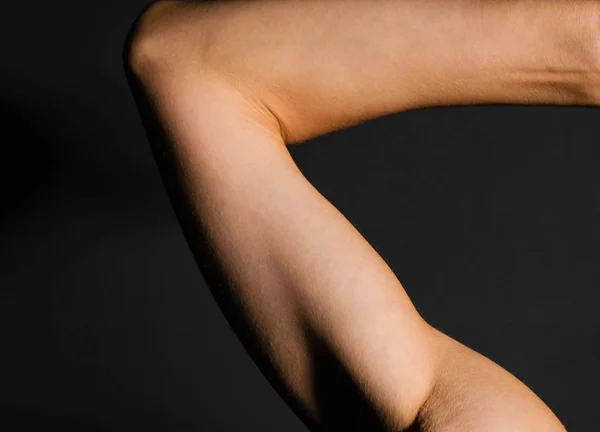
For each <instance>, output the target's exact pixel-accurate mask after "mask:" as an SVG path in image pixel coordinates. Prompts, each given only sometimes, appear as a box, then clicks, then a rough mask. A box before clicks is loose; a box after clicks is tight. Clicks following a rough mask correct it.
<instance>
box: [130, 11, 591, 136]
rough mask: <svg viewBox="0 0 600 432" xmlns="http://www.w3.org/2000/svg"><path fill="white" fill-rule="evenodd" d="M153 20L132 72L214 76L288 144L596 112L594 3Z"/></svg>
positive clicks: (208, 14) (176, 15)
mask: <svg viewBox="0 0 600 432" xmlns="http://www.w3.org/2000/svg"><path fill="white" fill-rule="evenodd" d="M164 6H166V7H164ZM161 7H162V8H163V11H162V12H161V11H160V9H161ZM156 9H158V10H157V11H156V12H158V13H160V14H161V15H162V18H161V20H158V22H157V21H156V20H148V22H146V25H145V30H147V31H150V32H152V33H154V37H153V38H152V39H151V40H150V41H148V40H146V41H145V42H146V43H145V44H143V43H142V46H138V47H137V51H136V53H137V54H138V55H139V57H140V58H139V59H138V61H139V62H140V63H142V64H143V63H144V60H143V59H144V57H150V58H151V57H152V55H153V53H157V55H159V56H163V57H162V58H163V60H166V59H165V58H164V56H167V57H168V64H169V65H171V66H173V65H175V64H176V65H177V66H175V67H171V70H170V71H174V70H176V71H177V73H178V74H181V73H183V71H184V70H187V71H188V72H189V73H190V74H195V73H198V69H201V68H206V67H208V68H211V69H213V70H219V71H220V73H221V75H222V76H223V77H226V78H228V79H229V80H230V82H231V84H232V85H234V86H235V87H238V88H240V89H243V91H244V93H245V94H246V95H247V96H249V97H251V98H253V100H254V101H256V102H257V103H259V104H261V107H262V108H265V109H267V110H268V111H270V112H271V113H272V114H273V115H274V116H275V117H276V118H277V120H278V121H279V124H280V126H281V133H282V135H283V137H284V140H285V142H286V143H287V144H292V143H297V142H302V141H305V140H307V139H310V138H313V137H316V136H319V135H322V134H325V133H327V132H331V131H335V130H338V129H342V128H345V127H348V126H351V125H355V124H357V123H361V122H364V121H366V120H369V119H372V118H375V117H379V116H382V115H386V114H391V113H395V112H399V111H403V110H406V109H410V108H421V107H427V106H440V105H465V104H482V103H489V104H493V103H519V104H542V103H543V104H567V105H573V104H577V105H595V104H596V103H597V101H598V99H599V97H600V95H598V86H597V84H598V81H600V80H599V76H598V66H599V64H598V63H599V59H600V38H599V29H600V25H599V24H598V23H599V17H600V2H598V1H597V0H574V1H568V2H565V1H563V0H546V1H539V0H508V1H492V0H451V1H447V0H426V1H422V0H301V1H298V0H258V1H256V0H254V1H244V0H241V1H240V0H233V1H220V2H204V3H202V4H186V3H184V2H162V4H159V8H156ZM164 9H170V12H168V13H163V12H164ZM182 16H185V18H184V19H180V18H181V17H182ZM175 23H176V24H175ZM173 24H174V25H173ZM159 34H160V36H159ZM198 58H202V62H200V63H199V62H197V61H193V59H198ZM163 64H164V63H163ZM168 72H169V71H168V70H166V68H164V69H163V70H162V71H161V73H163V74H167V73H168ZM594 81H595V82H594Z"/></svg>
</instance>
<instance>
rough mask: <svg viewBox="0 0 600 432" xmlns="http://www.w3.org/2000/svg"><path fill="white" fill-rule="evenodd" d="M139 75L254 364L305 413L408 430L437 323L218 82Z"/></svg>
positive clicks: (199, 242)
mask: <svg viewBox="0 0 600 432" xmlns="http://www.w3.org/2000/svg"><path fill="white" fill-rule="evenodd" d="M135 42H137V43H140V42H144V43H148V42H149V41H140V40H139V39H138V40H136V41H135ZM133 46H135V44H134V45H133ZM142 46H143V45H142ZM146 46H148V45H146ZM145 58H146V59H149V58H151V57H150V56H146V57H145ZM140 70H142V72H140ZM144 71H145V72H144ZM162 71H167V72H165V73H163V72H162ZM135 75H136V76H137V81H138V84H134V85H136V86H137V85H140V87H141V88H142V90H143V94H145V100H146V101H145V102H141V101H140V103H141V104H142V105H144V106H146V107H148V106H150V107H152V108H151V112H152V115H151V117H152V119H147V120H146V121H147V125H148V124H149V123H152V122H154V123H158V124H159V125H160V127H158V128H156V127H154V126H153V127H150V129H159V130H160V133H158V134H154V135H153V136H152V137H151V139H153V140H154V143H155V145H156V146H157V148H159V149H160V150H159V151H158V152H156V155H157V160H158V162H159V166H161V169H162V172H163V175H165V177H166V180H167V181H168V182H169V183H170V184H172V185H173V186H172V188H171V190H170V192H171V196H172V198H173V200H174V204H175V206H176V208H177V210H178V214H179V216H180V218H181V220H182V222H183V224H184V228H185V232H186V235H187V237H188V240H189V241H190V245H191V246H192V249H193V251H194V254H195V255H196V257H197V259H198V262H199V265H200V267H201V269H202V271H203V274H204V276H205V277H206V279H207V282H208V283H209V287H210V289H211V290H212V292H213V293H214V295H215V298H216V299H217V301H218V302H219V305H220V307H221V308H222V309H223V311H224V313H225V314H226V316H227V318H228V319H229V321H230V323H231V324H232V325H233V327H234V329H235V331H236V333H237V334H238V336H239V337H240V338H241V339H242V341H244V343H245V346H246V348H247V349H248V351H249V353H250V354H251V355H252V356H253V358H254V359H255V361H256V362H257V363H258V365H259V366H260V367H261V370H262V371H263V372H265V374H266V375H267V376H268V377H269V378H270V379H271V382H272V383H273V384H274V385H275V386H276V388H278V390H280V392H281V393H282V396H284V398H286V400H287V401H288V402H289V403H291V404H292V406H294V405H295V406H296V407H300V408H299V409H300V410H301V411H303V412H305V414H306V416H305V417H304V418H305V419H306V418H310V419H312V420H314V421H316V422H317V423H321V424H323V423H329V424H332V423H336V424H337V425H338V426H340V427H341V426H342V425H343V424H350V422H354V423H355V424H357V423H356V422H372V423H373V424H374V423H375V422H383V423H387V424H388V425H389V426H392V427H393V428H394V429H403V428H404V427H406V426H408V425H409V424H411V423H412V422H413V420H414V419H415V418H416V415H417V412H418V410H419V408H420V406H421V405H422V403H423V402H424V400H425V398H426V397H427V395H428V393H429V390H430V389H431V386H432V383H433V382H432V380H433V375H434V366H435V365H434V363H435V361H434V360H435V348H434V344H433V332H432V329H431V328H430V327H429V326H428V325H427V324H426V323H425V322H424V321H423V320H422V319H421V317H420V316H419V314H418V313H417V311H416V310H415V308H414V306H413V305H412V303H411V301H410V299H409V298H408V296H407V295H406V293H405V291H404V289H403V288H402V286H401V284H400V282H399V281H398V280H397V278H396V277H395V275H394V274H393V272H392V271H391V270H390V269H389V267H388V266H387V265H386V263H385V262H384V261H383V260H382V259H381V257H380V256H379V255H378V254H377V253H376V252H375V250H373V248H372V247H371V246H370V245H369V244H368V243H367V242H366V241H365V239H364V238H363V237H362V236H361V235H360V233H359V232H358V231H357V230H356V229H355V228H354V227H353V226H352V224H351V223H349V222H348V221H347V220H346V219H345V218H344V216H343V215H342V214H340V213H339V212H338V211H337V210H336V209H335V207H334V206H332V205H331V204H330V203H329V202H328V201H327V200H326V199H325V198H324V197H323V196H322V195H321V194H319V193H318V191H317V190H316V189H315V188H314V187H313V186H312V185H311V184H310V183H309V182H308V181H307V180H306V179H305V178H304V177H303V175H302V174H301V172H300V171H299V169H298V168H297V167H296V165H295V164H294V162H293V160H292V158H291V156H290V155H289V152H288V151H287V148H286V146H285V143H284V142H283V140H282V139H281V137H280V136H278V134H277V125H276V122H273V119H272V118H269V116H268V114H267V113H265V112H264V111H262V110H261V107H260V105H258V104H255V103H253V102H252V101H249V100H248V99H247V98H246V97H245V96H244V95H242V94H241V93H240V92H239V91H238V90H237V89H236V88H234V87H233V86H231V85H230V84H229V83H226V82H225V81H224V80H222V79H219V77H218V74H211V73H198V74H189V72H187V71H174V70H173V69H172V66H171V65H168V64H158V63H156V59H154V60H152V65H151V67H149V66H148V65H147V67H144V68H141V69H137V72H136V73H135ZM365 425H366V423H365Z"/></svg>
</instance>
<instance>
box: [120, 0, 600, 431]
mask: <svg viewBox="0 0 600 432" xmlns="http://www.w3.org/2000/svg"><path fill="white" fill-rule="evenodd" d="M125 60H126V70H127V73H128V77H129V79H130V83H131V87H132V90H133V93H134V96H135V99H136V102H137V104H138V107H139V110H140V113H141V116H142V119H143V121H144V125H145V127H146V130H147V132H148V137H149V139H150V141H151V143H152V146H153V149H154V151H155V155H156V160H157V162H158V165H159V167H160V169H161V173H162V175H163V179H164V180H165V183H166V184H167V187H168V190H169V193H170V196H171V198H172V202H173V205H174V207H175V209H176V211H177V214H178V216H179V218H180V221H181V223H182V226H183V228H184V232H185V234H186V237H187V239H188V242H189V244H190V246H191V248H192V251H193V253H194V255H195V257H196V260H197V262H198V265H199V267H200V269H201V271H202V273H203V275H204V276H205V279H206V281H207V283H208V286H209V288H210V289H211V291H212V293H213V295H214V297H215V299H216V300H217V302H218V304H219V306H220V308H221V309H222V311H223V312H224V314H225V316H226V317H227V319H228V321H229V322H230V324H231V325H232V328H233V329H234V330H235V332H236V334H237V335H238V337H239V338H240V340H241V341H242V343H243V344H244V346H245V348H246V350H247V351H248V353H249V354H250V355H251V356H252V358H253V359H254V361H255V362H256V363H257V365H258V366H259V367H260V369H261V371H262V372H263V373H264V374H265V376H266V377H267V378H268V379H269V381H270V382H271V384H272V385H273V386H274V387H275V389H276V390H277V391H278V392H279V394H280V395H281V396H282V397H283V398H284V400H285V401H286V402H287V403H288V405H289V406H290V407H291V408H292V409H293V410H294V412H295V413H296V414H297V415H298V416H299V417H300V418H301V419H302V420H303V421H304V422H305V423H306V424H307V426H308V427H309V428H310V429H311V430H314V431H321V430H332V431H334V430H340V431H341V430H379V431H405V430H410V431H427V432H454V431H461V432H468V431H482V432H483V431H485V432H509V431H510V432H517V431H518V432H522V431H544V432H559V431H565V428H564V426H563V425H562V424H561V422H560V421H559V420H558V419H557V417H556V416H555V415H554V414H553V413H552V411H551V410H550V409H549V408H548V407H547V406H546V405H545V404H544V403H543V402H542V400H540V398H539V397H538V396H536V395H535V394H534V393H533V392H532V391H531V390H530V389H529V388H528V387H527V386H526V385H525V384H523V383H522V382H520V381H519V380H518V379H517V378H515V377H514V376H513V375H511V374H510V373H509V372H508V371H506V370H504V369H503V368H501V367H500V366H498V365H497V364H496V363H494V362H493V361H491V360H489V359H487V358H485V357H484V356H482V355H480V354H478V353H476V352H475V351H473V350H471V349H470V348H468V347H466V346H465V345H463V344H461V343H460V342H458V341H456V340H454V339H452V338H450V337H448V336H447V335H444V334H443V333H441V332H440V331H438V330H436V329H435V328H433V327H432V326H431V325H429V324H428V323H427V322H426V321H425V320H424V319H423V318H422V317H421V316H420V315H419V313H418V312H417V310H416V309H415V307H414V305H413V304H412V302H411V300H410V299H409V297H408V296H407V294H406V292H405V291H404V289H403V287H402V285H401V283H400V282H399V281H398V279H397V278H396V276H395V275H394V273H393V272H392V271H391V269H390V268H389V267H388V265H387V264H386V263H385V262H384V261H383V259H382V258H381V257H380V256H379V255H378V254H377V252H376V251H375V250H374V249H373V248H372V247H371V246H370V245H369V244H368V243H367V241H366V240H365V239H364V238H363V237H362V236H361V234H360V233H359V232H358V231H357V230H356V229H355V228H354V227H353V225H352V224H351V223H349V222H348V220H347V219H346V218H345V217H344V216H343V215H342V214H341V213H340V212H339V211H338V210H337V209H336V208H335V207H334V206H333V205H331V203H329V202H328V201H327V200H326V199H325V198H324V197H323V196H322V195H321V194H320V193H319V192H318V191H317V190H316V189H315V188H314V187H313V186H312V185H311V184H310V183H309V182H308V181H307V180H306V178H305V177H304V176H303V175H302V173H301V172H300V171H299V169H298V167H297V166H296V164H295V163H294V161H293V160H292V158H291V156H290V153H289V151H288V147H287V145H292V144H299V143H301V142H304V141H306V140H309V139H312V138H315V137H317V136H320V135H323V134H326V133H329V132H333V131H336V130H340V129H343V128H346V127H349V126H352V125H356V124H359V123H362V122H365V121H368V120H370V119H373V118H376V117H380V116H384V115H388V114H392V113H396V112H401V111H405V110H409V109H414V108H422V107H428V106H442V105H470V104H483V103H486V104H490V103H512V104H557V105H593V106H596V105H599V103H598V101H599V100H600V92H599V89H600V86H599V85H598V84H599V83H600V73H599V70H600V2H598V1H583V0H581V1H568V2H567V1H554V0H546V1H541V0H540V1H533V0H528V1H525V0H524V1H520V0H512V1H511V0H508V1H501V2H498V1H491V0H489V1H485V0H397V1H392V0H362V1H359V0H345V1H342V0H305V1H292V0H274V1H268V0H255V1H245V0H240V1H221V2H208V3H206V2H204V3H190V2H181V1H161V2H157V3H155V4H153V5H152V6H151V7H149V8H148V9H146V10H145V11H144V12H143V13H142V14H141V15H140V17H139V19H138V20H137V21H136V23H135V24H134V26H133V27H132V30H131V32H130V37H129V38H128V40H127V43H126V50H125Z"/></svg>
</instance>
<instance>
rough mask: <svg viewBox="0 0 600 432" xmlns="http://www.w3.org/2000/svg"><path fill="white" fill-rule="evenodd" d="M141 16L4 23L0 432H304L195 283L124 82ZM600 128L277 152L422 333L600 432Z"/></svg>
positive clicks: (386, 130)
mask: <svg viewBox="0 0 600 432" xmlns="http://www.w3.org/2000/svg"><path fill="white" fill-rule="evenodd" d="M146 4H147V1H132V0H120V1H103V2H75V1H54V2H45V1H39V0H36V1H27V2H19V1H16V2H5V3H3V6H1V7H0V16H1V18H0V22H1V24H2V25H1V27H0V47H1V48H2V50H1V53H0V56H1V58H2V63H1V64H2V67H1V68H0V118H1V123H0V125H1V127H2V129H1V130H2V135H1V138H0V145H1V149H2V152H1V153H0V192H1V195H0V197H1V203H2V211H1V213H0V263H1V264H0V266H1V267H0V276H1V279H0V336H1V340H0V354H1V360H0V367H1V368H0V371H1V376H0V406H1V407H2V408H1V409H2V412H1V415H0V420H1V422H2V424H1V425H0V428H2V429H4V430H11V431H14V430H30V429H31V427H32V426H36V427H49V426H56V427H59V428H60V429H62V430H89V431H95V430H114V431H132V430H146V431H167V430H169V431H171V430H207V431H212V430H219V431H221V430H222V431H236V430H257V431H281V430H286V431H302V430H306V429H305V428H304V426H303V425H302V424H301V422H300V421H299V420H298V419H297V418H296V417H295V416H294V415H293V414H292V413H291V411H289V410H288V409H287V407H286V406H285V405H284V403H283V402H282V401H281V400H280V399H279V397H278V396H277V395H276V393H275V392H274V390H272V389H271V387H270V386H269V385H268V384H267V382H266V380H265V379H264V378H263V376H262V375H261V374H260V372H259V371H258V369H257V368H256V366H255V365H254V363H252V362H251V360H250V358H249V357H248V356H247V355H246V353H245V351H244V350H243V348H242V346H241V344H240V343H239V342H238V340H237V339H236V337H235V335H234V334H233V333H232V331H231V330H230V328H229V326H228V324H227V322H226V321H225V319H224V318H223V317H222V315H221V313H220V311H219V310H218V308H217V307H216V304H215V302H214V301H213V299H212V297H211V296H210V294H209V291H208V289H207V288H206V286H205V283H204V280H203V278H202V275H201V274H200V273H199V270H198V269H197V267H196V265H195V263H194V260H193V258H192V255H191V253H190V250H189V248H188V246H187V244H186V242H185V239H184V237H183V235H182V232H181V229H180V227H179V225H178V222H177V220H176V218H175V215H174V213H173V210H172V209H171V206H170V203H169V200H168V198H167V195H166V193H165V191H164V189H163V186H162V183H161V181H160V178H159V175H158V171H157V168H156V166H155V165H154V161H153V159H152V155H151V152H150V148H149V145H148V144H147V141H146V138H145V135H144V131H143V129H142V126H141V123H140V121H139V117H138V114H137V112H136V110H135V106H134V103H133V99H132V97H131V95H130V92H129V89H128V86H127V83H126V79H125V75H124V73H123V69H122V64H121V48H122V43H123V40H124V38H125V35H126V32H127V30H128V28H129V25H130V24H131V23H132V21H133V20H134V18H135V17H136V15H137V13H138V12H139V11H140V10H141V9H142V7H143V6H145V5H146ZM599 119H600V111H598V110H597V109H595V108H576V107H573V108H566V107H563V108H559V107H522V106H494V107H456V108H436V109H427V110H420V111H412V112H407V113H401V114H397V115H394V116H389V117H386V118H381V119H377V120H374V121H371V122H369V123H366V124H363V125H361V126H357V127H354V128H351V129H347V130H344V131H340V132H337V133H333V134H330V135H327V136H324V137H321V138H318V139H316V140H313V141H310V142H307V143H304V144H302V145H300V146H295V147H292V148H291V152H292V155H293V157H294V159H295V160H296V161H297V163H298V165H299V166H300V168H301V169H302V171H303V172H304V173H305V174H306V176H307V178H308V179H309V180H310V181H311V182H312V183H313V184H314V185H315V187H317V189H319V191H321V192H322V193H323V194H324V195H325V196H326V197H327V198H328V199H329V200H330V201H331V202H332V203H333V204H334V205H335V206H337V207H338V208H339V209H340V210H341V211H342V212H343V213H344V214H345V215H346V216H347V217H348V219H349V220H350V221H351V222H352V223H353V224H355V226H356V227H357V228H358V229H359V230H360V231H361V232H362V233H363V235H364V236H365V237H366V238H367V240H369V241H370V242H371V243H372V244H373V246H374V247H375V248H376V249H377V250H378V251H379V252H380V253H381V255H382V256H383V257H384V259H385V260H386V261H387V262H388V264H389V265H390V266H391V267H392V269H393V270H394V271H395V272H396V274H397V275H398V277H399V279H400V280H401V282H402V283H403V285H404V286H405V288H406V290H407V291H408V293H409V294H410V296H411V297H412V299H413V301H414V302H415V304H416V306H417V307H418V309H419V310H420V311H421V313H422V314H423V316H424V317H425V319H427V320H428V321H429V322H431V323H432V324H433V325H434V326H436V327H437V328H439V329H441V330H443V331H444V332H446V333H447V334H449V335H451V336H452V337H454V338H456V339H458V340H460V341H461V342H463V343H465V344H467V345H468V346H470V347H472V348H474V349H476V350H477V351H479V352H481V353H483V354H485V355H487V356H488V357H490V358H492V359H493V360H495V361H496V362H498V363H499V364H501V365H502V366H504V367H505V368H507V369H508V370H509V371H511V372H512V373H513V374H515V375H516V376H517V377H519V378H520V379H521V380H523V381H524V382H525V383H526V384H527V385H529V386H530V387H531V388H532V389H533V390H534V391H535V392H536V393H537V394H538V395H540V397H541V398H542V399H543V400H544V401H545V402H546V403H547V404H548V405H549V406H550V407H551V408H552V409H553V410H554V412H555V413H556V414H557V415H558V416H559V418H560V419H561V420H562V421H563V422H564V423H565V425H566V426H567V428H568V429H569V430H570V431H579V430H581V431H584V430H586V431H587V430H595V428H597V425H598V424H599V423H600V410H598V409H597V404H598V398H597V389H598V386H599V384H600V375H599V372H598V368H597V364H598V358H599V353H600V350H599V343H600V333H599V330H600V321H599V320H598V318H597V299H598V294H597V287H598V284H599V282H600V272H599V268H600V267H599V266H598V262H599V258H600V250H599V248H598V244H599V240H600V214H599V213H600V147H599V146H598V144H599V140H598V134H599V133H600V122H599V121H598V120H599Z"/></svg>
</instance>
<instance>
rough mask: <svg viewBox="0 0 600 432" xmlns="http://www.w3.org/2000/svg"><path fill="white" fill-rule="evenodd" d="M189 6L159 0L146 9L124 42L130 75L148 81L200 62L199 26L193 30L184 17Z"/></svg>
mask: <svg viewBox="0 0 600 432" xmlns="http://www.w3.org/2000/svg"><path fill="white" fill-rule="evenodd" d="M189 6H190V5H189V4H188V3H186V2H183V1H177V0H159V1H155V2H153V3H151V4H150V5H149V6H148V7H146V8H144V9H143V10H142V12H141V13H140V14H139V15H138V17H137V18H136V20H135V21H134V23H133V24H132V26H131V27H130V29H129V31H128V33H127V36H126V39H125V43H124V45H123V51H122V59H123V66H124V68H125V71H126V73H127V74H128V76H129V77H134V78H135V79H137V80H141V81H146V80H148V79H149V78H150V77H153V78H154V77H156V76H164V75H166V74H167V73H170V72H173V71H179V70H180V69H181V68H182V67H183V66H185V65H189V64H199V63H200V62H198V61H197V60H198V56H197V54H198V52H199V49H198V48H199V47H200V45H198V44H197V42H198V38H199V36H200V35H199V31H198V28H197V26H195V27H194V32H193V34H192V33H191V32H189V31H188V29H185V28H184V25H185V22H184V20H183V19H182V18H184V16H185V14H186V13H187V11H186V10H185V9H186V8H188V7H189ZM191 59H193V60H194V61H193V62H190V60H191Z"/></svg>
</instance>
